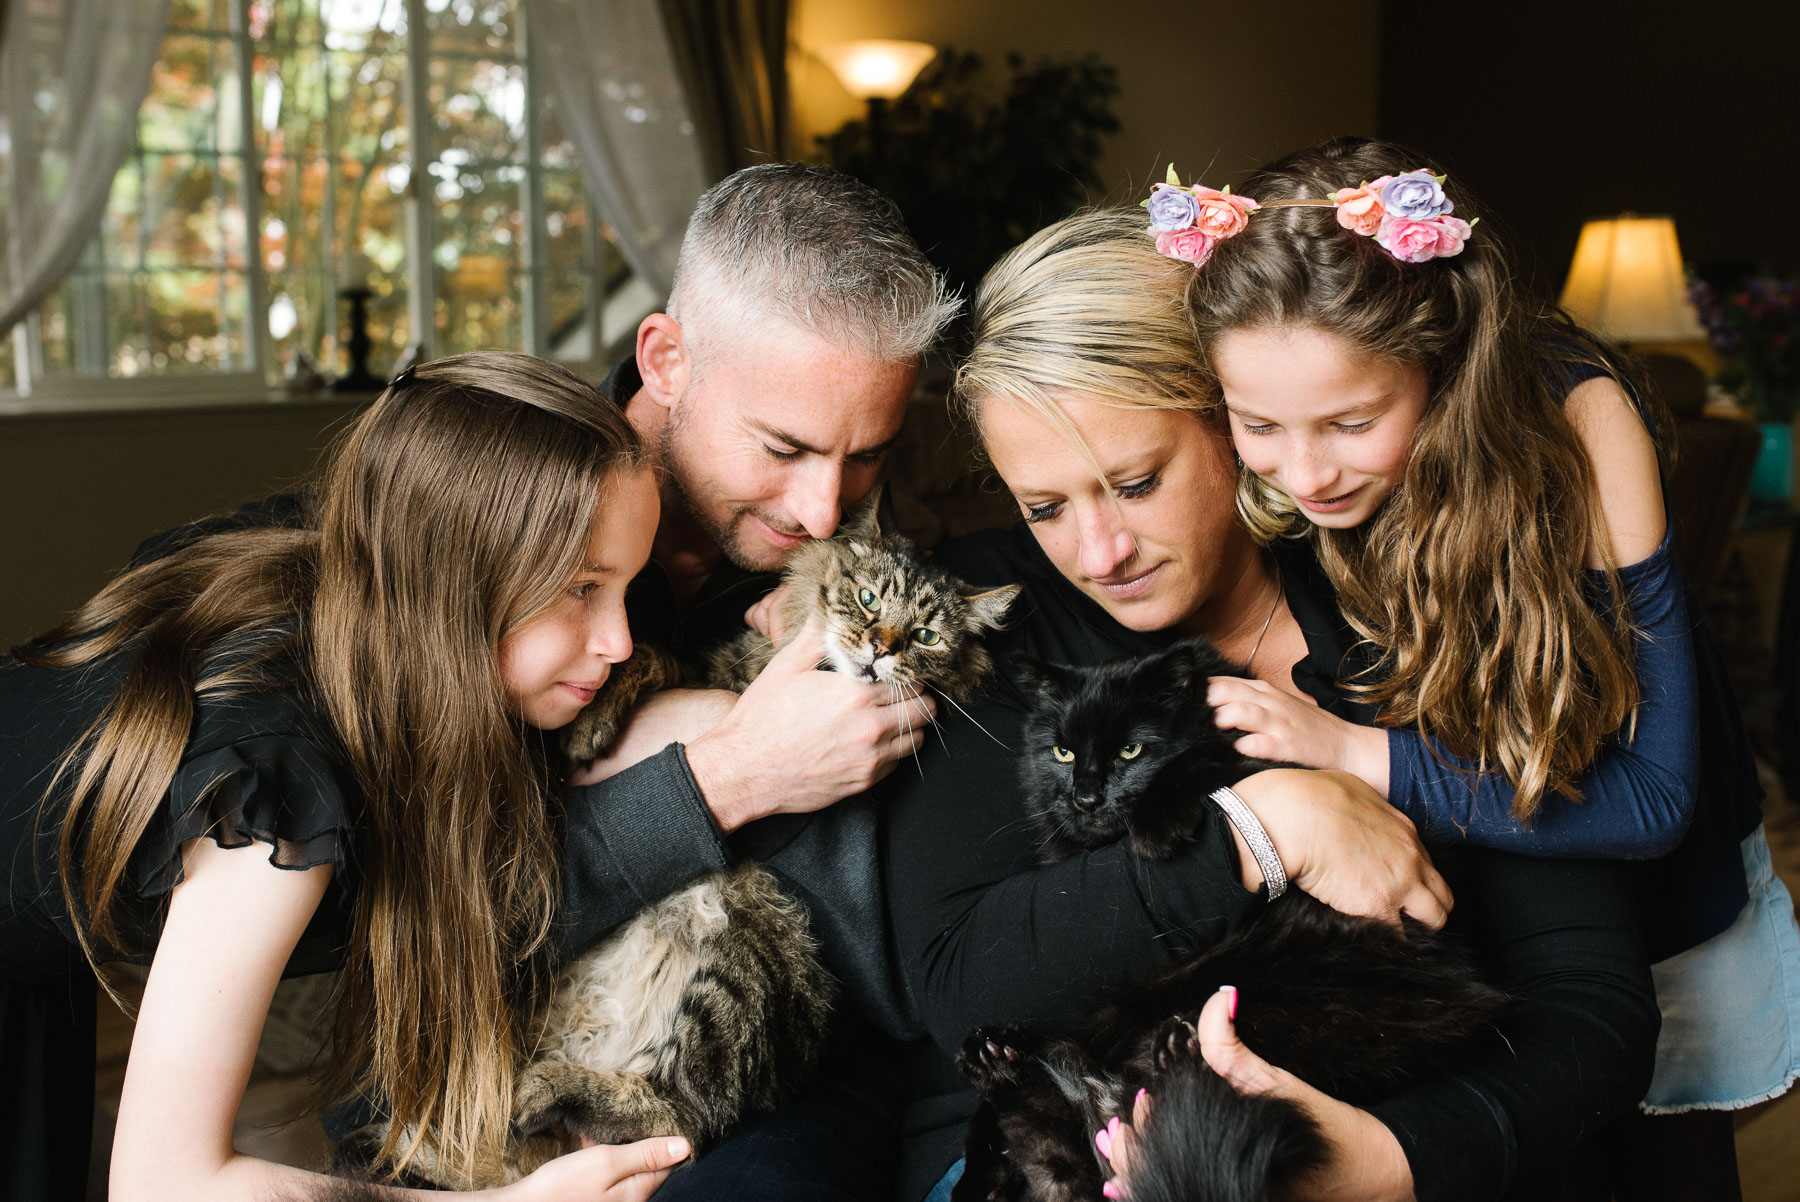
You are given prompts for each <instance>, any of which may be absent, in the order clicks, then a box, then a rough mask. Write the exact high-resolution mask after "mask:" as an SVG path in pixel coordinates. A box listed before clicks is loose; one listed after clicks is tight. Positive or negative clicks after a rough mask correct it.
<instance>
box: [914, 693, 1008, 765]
mask: <svg viewBox="0 0 1800 1202" xmlns="http://www.w3.org/2000/svg"><path fill="white" fill-rule="evenodd" d="M926 687H927V688H929V689H931V691H932V692H934V693H936V694H937V695H938V696H939V697H942V698H943V699H944V700H945V701H948V702H949V703H950V704H951V705H954V706H956V712H957V713H959V714H961V715H962V716H963V717H965V718H967V719H968V720H969V721H971V722H975V715H974V714H971V713H970V712H969V711H968V710H966V709H964V708H963V707H962V706H961V705H958V704H957V701H956V698H954V697H952V696H951V695H950V694H948V693H946V692H944V690H942V689H940V688H937V687H936V686H934V685H931V684H930V683H928V682H927V683H926ZM975 729H976V730H979V731H980V732H981V733H982V734H984V735H986V736H987V737H988V738H990V739H993V740H994V742H996V743H999V744H1000V749H1001V750H1002V751H1011V750H1012V748H1010V747H1008V746H1007V745H1006V744H1005V743H1000V740H999V739H997V738H995V737H994V732H993V731H991V730H989V729H988V728H987V727H985V726H983V725H982V724H981V723H979V722H975Z"/></svg>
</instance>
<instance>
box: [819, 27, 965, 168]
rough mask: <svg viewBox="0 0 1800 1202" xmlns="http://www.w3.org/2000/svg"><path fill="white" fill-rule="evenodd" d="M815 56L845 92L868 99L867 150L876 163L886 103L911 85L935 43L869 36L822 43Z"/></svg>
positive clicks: (933, 52)
mask: <svg viewBox="0 0 1800 1202" xmlns="http://www.w3.org/2000/svg"><path fill="white" fill-rule="evenodd" d="M819 57H820V58H822V59H824V60H825V65H826V66H828V67H830V68H831V71H832V74H834V75H836V76H837V77H838V82H839V83H842V84H843V85H844V90H845V91H846V92H849V93H850V94H851V95H852V96H854V97H856V98H857V99H858V100H864V101H867V102H868V105H869V150H870V152H871V156H872V157H873V158H874V159H875V161H876V163H880V162H881V158H882V153H881V152H882V142H883V140H884V135H885V133H886V130H885V128H884V126H885V122H886V116H887V103H888V101H890V100H892V99H894V98H895V97H896V96H898V95H900V93H902V92H904V91H906V89H907V88H909V87H911V86H912V81H913V80H915V79H917V78H918V75H919V72H920V71H923V70H924V69H925V64H926V63H928V62H930V61H931V60H932V59H934V58H936V57H937V47H936V46H933V45H930V44H929V43H926V42H897V41H892V40H885V39H872V40H867V41H861V42H839V43H838V44H837V45H835V46H826V47H825V48H823V49H822V50H820V51H819Z"/></svg>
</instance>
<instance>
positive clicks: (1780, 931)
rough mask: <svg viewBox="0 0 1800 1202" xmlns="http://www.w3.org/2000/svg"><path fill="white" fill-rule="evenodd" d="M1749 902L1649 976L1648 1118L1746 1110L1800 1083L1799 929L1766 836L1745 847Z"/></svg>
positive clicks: (1755, 837)
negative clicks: (1655, 1016)
mask: <svg viewBox="0 0 1800 1202" xmlns="http://www.w3.org/2000/svg"><path fill="white" fill-rule="evenodd" d="M1743 853H1744V876H1745V878H1746V880H1747V881H1748V883H1749V886H1750V901H1749V904H1747V905H1746V906H1745V907H1744V910H1743V913H1741V914H1739V915H1738V916H1737V920H1736V921H1735V922H1733V923H1732V924H1731V926H1729V927H1728V928H1726V929H1725V930H1724V931H1723V932H1722V933H1720V934H1718V935H1715V936H1713V937H1712V938H1711V939H1708V940H1707V941H1706V942H1705V943H1702V944H1700V945H1699V946H1698V947H1691V948H1689V949H1688V950H1687V951H1685V952H1682V953H1680V954H1679V955H1675V956H1671V957H1669V958H1668V959H1667V960H1664V961H1662V962H1661V963H1659V964H1653V965H1651V966H1650V972H1651V975H1652V976H1653V977H1654V978H1655V980H1656V1001H1657V1005H1658V1006H1659V1007H1660V1008H1661V1009H1662V1034H1661V1035H1659V1036H1658V1037H1657V1040H1656V1071H1655V1073H1654V1074H1653V1075H1652V1076H1651V1078H1650V1092H1649V1093H1648V1094H1647V1095H1646V1096H1645V1098H1644V1100H1643V1102H1641V1103H1640V1104H1639V1105H1640V1107H1641V1109H1642V1110H1643V1111H1644V1112H1645V1113H1646V1114H1679V1113H1681V1112H1682V1111H1686V1110H1739V1109H1742V1108H1743V1107H1745V1106H1752V1105H1755V1104H1756V1103H1758V1102H1766V1101H1768V1100H1769V1099H1770V1098H1775V1097H1779V1096H1781V1095H1782V1094H1784V1093H1786V1092H1787V1089H1788V1087H1789V1086H1790V1085H1792V1084H1793V1083H1794V1079H1795V1078H1796V1077H1800V927H1796V925H1795V922H1794V899H1793V898H1792V897H1790V896H1789V895H1788V891H1787V887H1786V886H1785V885H1783V884H1782V883H1781V878H1780V877H1778V876H1776V875H1775V870H1774V868H1773V866H1772V865H1771V864H1770V863H1769V842H1768V840H1767V838H1765V837H1764V835H1763V830H1762V828H1761V827H1758V828H1757V829H1756V831H1755V833H1753V834H1751V835H1750V836H1749V837H1747V838H1746V839H1745V840H1744V842H1743Z"/></svg>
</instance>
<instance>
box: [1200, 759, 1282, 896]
mask: <svg viewBox="0 0 1800 1202" xmlns="http://www.w3.org/2000/svg"><path fill="white" fill-rule="evenodd" d="M1212 799H1213V800H1214V801H1216V802H1218V803H1219V808H1220V809H1221V810H1224V811H1225V817H1227V818H1229V819H1230V820H1231V825H1233V826H1235V827H1237V833H1238V834H1240V835H1242V836H1243V837H1244V842H1245V843H1248V844H1249V845H1250V854H1251V855H1253V856H1255V857H1256V865H1257V867H1259V868H1261V869H1262V874H1263V883H1264V884H1266V885H1268V887H1269V900H1270V901H1274V900H1275V899H1276V898H1278V897H1280V896H1281V895H1282V894H1283V893H1286V892H1287V886H1288V881H1287V870H1286V869H1285V868H1283V867H1282V866H1281V857H1280V856H1278V855H1276V854H1275V844H1273V843H1271V842H1270V841H1269V832H1268V831H1265V830H1264V829H1263V824H1262V823H1261V822H1258V821H1257V818H1256V815H1255V814H1253V813H1251V812H1250V807H1249V806H1247V805H1245V804H1244V799H1243V798H1242V797H1239V796H1238V795H1237V791H1236V790H1234V789H1233V788H1232V787H1231V786H1230V785H1221V786H1220V787H1219V788H1217V789H1214V790H1213V791H1212Z"/></svg>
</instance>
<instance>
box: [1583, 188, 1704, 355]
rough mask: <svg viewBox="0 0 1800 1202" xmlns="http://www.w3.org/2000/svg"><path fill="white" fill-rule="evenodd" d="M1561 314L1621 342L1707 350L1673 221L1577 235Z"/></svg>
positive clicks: (1621, 224) (1594, 225)
mask: <svg viewBox="0 0 1800 1202" xmlns="http://www.w3.org/2000/svg"><path fill="white" fill-rule="evenodd" d="M1561 304H1562V307H1563V308H1565V309H1567V310H1568V311H1569V312H1570V314H1571V315H1573V316H1574V318H1575V320H1577V321H1579V322H1580V323H1581V324H1582V325H1585V326H1587V327H1589V328H1590V329H1593V330H1596V331H1598V332H1600V333H1602V334H1605V335H1607V336H1608V337H1611V338H1616V339H1618V340H1619V341H1621V342H1629V343H1632V344H1634V345H1640V346H1641V345H1642V344H1644V343H1696V342H1697V343H1704V342H1705V340H1706V331H1705V330H1703V329H1701V327H1700V319H1699V317H1698V316H1697V315H1696V314H1695V312H1694V304H1693V302H1692V301H1690V300H1689V299H1688V291H1687V279H1686V277H1685V276H1684V275H1683V273H1682V268H1681V247H1680V245H1679V244H1678V243H1677V242H1676V240H1675V221H1674V219H1673V218H1671V217H1639V216H1637V215H1635V214H1632V213H1626V214H1624V215H1623V216H1620V217H1610V218H1607V219H1605V220H1601V221H1589V222H1587V223H1586V224H1585V225H1583V226H1582V227H1581V238H1580V239H1579V240H1578V241H1577V242H1576V244H1575V261H1574V262H1573V263H1571V264H1570V265H1569V278H1568V280H1567V282H1565V283H1564V284H1563V290H1562V297H1561Z"/></svg>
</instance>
